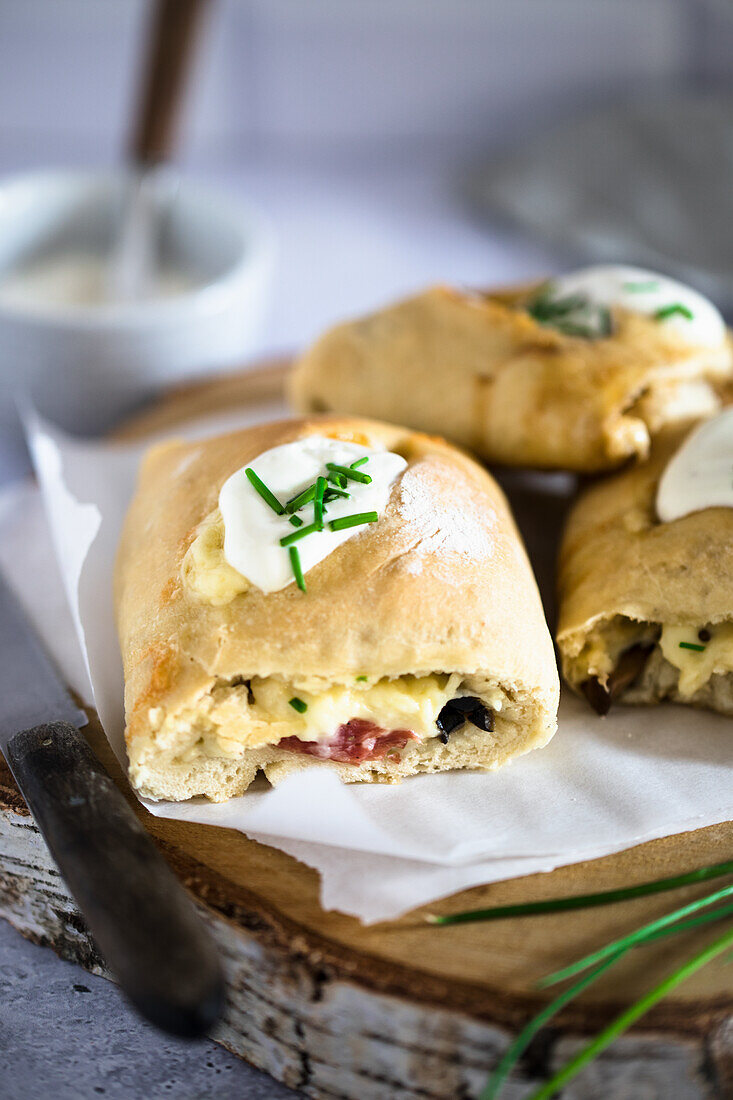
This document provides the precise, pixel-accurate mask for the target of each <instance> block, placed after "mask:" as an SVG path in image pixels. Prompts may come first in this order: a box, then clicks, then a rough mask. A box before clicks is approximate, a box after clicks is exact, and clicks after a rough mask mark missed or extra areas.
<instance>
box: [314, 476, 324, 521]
mask: <svg viewBox="0 0 733 1100" xmlns="http://www.w3.org/2000/svg"><path fill="white" fill-rule="evenodd" d="M325 491H326V479H325V477H319V478H318V479H317V480H316V493H315V496H314V497H313V522H314V523H315V525H316V527H317V528H318V530H319V531H322V530H323V494H324V493H325Z"/></svg>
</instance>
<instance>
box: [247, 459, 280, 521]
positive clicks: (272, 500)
mask: <svg viewBox="0 0 733 1100" xmlns="http://www.w3.org/2000/svg"><path fill="white" fill-rule="evenodd" d="M244 472H245V474H246V475H247V480H248V481H249V483H250V485H251V486H252V488H253V489H255V490H256V491H257V492H258V493H259V494H260V496H261V497H262V499H263V500H264V502H265V504H269V505H270V507H271V508H272V510H273V512H277V514H278V515H279V516H281V515H283V513H284V512H285V509H284V508H283V506H282V504H281V503H280V501H279V500H278V499H277V497H276V496H275V494H274V493H271V492H270V490H269V489H268V488H267V486H266V485H265V483H264V481H262V480H261V478H259V477H258V476H257V474H256V473H255V472H254V470H253V469H252V467H251V466H247V468H246V469H245V471H244Z"/></svg>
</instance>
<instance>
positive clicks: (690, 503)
mask: <svg viewBox="0 0 733 1100" xmlns="http://www.w3.org/2000/svg"><path fill="white" fill-rule="evenodd" d="M703 508H733V408H730V409H725V410H724V411H723V412H721V413H719V414H718V416H714V417H713V418H712V420H706V421H705V422H704V423H703V424H700V426H699V427H697V428H695V430H694V431H693V432H692V433H691V434H690V435H689V436H688V437H687V439H686V440H685V442H684V443H683V444H682V446H681V447H680V448H679V450H678V451H677V452H676V453H675V454H674V455H673V456H672V458H671V459H670V460H669V462H668V463H667V466H666V468H665V471H664V473H663V474H662V477H661V479H660V481H659V486H658V488H657V515H658V516H659V518H660V520H661V521H662V523H669V522H670V521H671V520H673V519H680V517H681V516H687V515H689V514H690V513H691V512H700V511H702V510H703Z"/></svg>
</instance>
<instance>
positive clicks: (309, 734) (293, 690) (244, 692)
mask: <svg viewBox="0 0 733 1100" xmlns="http://www.w3.org/2000/svg"><path fill="white" fill-rule="evenodd" d="M475 694H479V691H478V689H476V688H473V689H472V688H471V686H470V681H467V680H464V677H463V676H462V675H461V674H460V673H452V674H450V675H449V674H447V673H431V674H429V675H426V676H401V677H398V678H397V679H393V680H390V679H380V680H376V681H372V682H369V681H367V682H363V681H361V680H359V681H357V680H356V679H355V681H354V684H353V685H349V684H329V685H328V686H326V685H325V684H323V683H321V682H320V681H315V680H311V681H307V680H300V681H298V680H296V681H290V680H285V679H283V678H282V677H279V676H271V677H267V678H259V677H253V678H252V680H250V681H249V687H248V685H247V684H246V683H238V684H224V685H221V686H220V687H217V688H215V689H214V690H213V691H212V692H211V694H210V695H208V696H207V697H206V698H205V699H203V700H201V701H200V702H199V705H198V706H197V708H196V710H193V711H183V712H179V713H177V714H175V715H173V716H171V717H166V716H165V714H164V713H163V712H162V711H160V710H157V711H155V712H153V711H151V712H150V715H149V717H150V721H151V725H152V726H153V727H154V730H155V732H154V739H155V751H156V752H160V751H165V750H166V749H169V748H170V749H173V748H174V747H175V748H179V747H180V746H183V747H182V750H181V751H177V752H176V758H177V759H180V760H190V759H195V758H196V757H197V756H201V755H212V756H222V755H224V756H229V757H232V758H236V757H240V756H242V755H243V753H244V752H245V750H248V749H255V748H261V747H262V746H264V745H275V744H277V742H278V741H281V740H282V739H283V738H284V737H299V738H300V740H301V741H327V740H329V739H330V738H331V737H332V736H333V735H334V733H335V732H336V730H337V729H338V727H339V726H340V725H341V724H342V723H345V722H348V721H349V719H351V718H366V719H368V720H369V721H371V722H375V723H376V724H377V725H378V726H381V727H382V728H383V729H386V730H393V729H409V730H411V731H412V732H413V733H416V734H417V735H418V736H419V737H420V738H423V739H427V738H429V737H435V736H436V735H437V733H438V730H437V727H436V725H435V722H436V719H437V717H438V715H439V714H440V712H441V710H442V709H443V707H444V706H445V704H446V703H447V702H449V700H451V699H454V698H456V697H457V696H460V695H475ZM480 696H481V698H482V699H483V700H484V701H485V703H486V705H487V706H488V707H490V708H491V709H492V710H494V711H497V712H498V711H500V710H501V709H502V707H503V705H504V702H505V697H504V694H503V692H502V691H501V690H500V689H499V688H498V687H491V686H487V685H485V684H483V683H482V685H481V689H480ZM293 698H298V699H301V700H302V701H303V702H304V703H305V704H306V706H307V709H306V710H305V711H304V712H303V713H302V714H301V713H299V712H298V711H297V710H295V709H294V708H293V707H292V706H291V705H290V700H291V699H293Z"/></svg>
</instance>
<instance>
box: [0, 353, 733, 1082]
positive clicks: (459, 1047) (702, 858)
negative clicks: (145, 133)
mask: <svg viewBox="0 0 733 1100" xmlns="http://www.w3.org/2000/svg"><path fill="white" fill-rule="evenodd" d="M285 371H286V365H285V364H284V363H280V364H278V365H275V366H270V367H268V368H266V369H262V370H257V371H254V372H249V373H243V374H241V375H235V376H227V377H224V378H219V379H214V380H213V381H211V380H209V381H207V382H204V383H201V384H200V385H189V386H185V387H181V388H180V389H178V390H176V391H172V392H170V393H169V394H167V395H166V397H165V398H164V399H162V400H161V401H160V402H159V403H158V404H157V405H155V406H153V407H152V408H150V409H148V410H146V411H145V412H144V413H143V414H142V415H141V416H140V417H138V418H136V419H135V420H134V421H133V422H132V423H131V424H129V425H127V426H126V429H125V431H124V433H123V435H124V436H125V437H127V438H142V437H144V436H145V435H147V434H151V433H153V432H157V431H159V430H163V429H165V428H168V427H171V426H174V425H176V424H179V423H184V422H185V421H187V420H190V419H191V418H194V417H200V416H202V415H205V414H206V413H209V412H211V413H213V412H216V411H218V410H222V409H231V408H233V407H235V406H237V405H253V404H260V403H265V402H269V401H272V400H275V399H277V397H278V395H279V394H280V393H281V392H282V384H283V379H284V376H285ZM88 733H89V739H90V742H91V744H92V747H93V748H94V750H95V752H97V754H98V755H99V756H100V758H101V759H102V760H103V762H104V764H105V766H107V767H108V769H109V770H110V772H111V773H112V774H113V775H114V776H115V778H116V779H117V780H118V782H119V783H120V785H121V786H122V787H123V789H125V790H126V791H127V793H128V795H129V797H130V799H131V802H132V804H133V806H134V807H135V810H136V812H137V813H138V815H139V816H140V818H141V820H143V822H144V824H145V826H146V828H147V829H148V830H149V831H150V833H151V834H152V835H153V837H154V838H155V840H156V842H157V843H158V844H159V845H160V847H161V849H162V851H163V852H164V854H165V856H166V857H167V859H168V860H169V861H170V863H171V865H172V866H173V868H174V869H175V871H176V872H177V873H178V874H179V875H180V877H181V879H182V880H183V882H184V883H185V884H186V886H187V887H188V889H189V890H190V891H191V892H192V894H193V895H194V897H195V898H196V899H197V901H198V903H199V905H200V908H201V912H202V914H203V915H204V917H205V919H206V921H207V922H208V924H209V925H210V927H211V928H212V930H213V932H214V934H215V935H216V937H217V940H218V942H219V943H220V945H221V948H222V952H223V954H224V957H225V960H226V965H227V969H228V973H229V978H230V983H231V990H232V996H231V1003H230V1006H229V1009H228V1012H227V1015H226V1018H225V1021H224V1024H223V1025H222V1027H221V1028H220V1030H219V1032H218V1033H217V1035H216V1036H215V1038H216V1039H217V1040H218V1041H219V1042H221V1043H223V1044H224V1045H225V1046H226V1047H228V1048H229V1049H230V1050H232V1051H234V1052H235V1053H236V1054H239V1055H240V1056H242V1057H244V1058H247V1059H248V1060H249V1061H251V1062H253V1063H254V1064H255V1065H257V1066H259V1067H261V1068H262V1069H265V1070H267V1071H268V1072H269V1073H271V1074H272V1075H273V1076H274V1077H277V1078H278V1079H280V1080H282V1081H284V1082H285V1083H286V1084H289V1085H291V1086H293V1087H295V1088H300V1089H302V1090H303V1091H304V1092H305V1093H307V1094H308V1095H309V1096H313V1097H317V1098H334V1097H339V1098H349V1100H386V1098H392V1097H394V1098H395V1100H408V1098H410V1100H413V1098H414V1100H418V1098H420V1100H426V1098H427V1100H445V1098H469V1097H475V1096H477V1095H478V1093H479V1092H480V1090H481V1088H482V1086H483V1084H484V1083H485V1081H486V1078H487V1076H488V1074H489V1072H490V1070H491V1068H492V1067H493V1066H494V1065H495V1064H496V1062H497V1060H498V1058H499V1057H500V1056H501V1054H502V1052H503V1050H504V1049H505V1048H506V1045H507V1043H508V1042H509V1041H510V1038H511V1036H512V1034H514V1033H516V1030H517V1028H518V1027H519V1026H520V1025H521V1024H522V1023H523V1022H524V1021H525V1020H526V1019H527V1018H528V1016H529V1015H530V1014H532V1013H533V1012H534V1011H536V1010H537V1008H538V1007H539V1006H540V1005H541V1004H542V1003H544V1000H545V999H546V998H544V997H543V996H541V995H539V994H538V993H537V992H536V991H535V990H534V983H535V981H536V980H537V978H539V977H540V976H541V975H543V974H545V973H547V972H548V971H549V970H553V969H555V968H557V967H559V966H561V965H563V964H564V963H567V962H568V961H570V960H571V959H573V958H575V957H577V956H578V955H579V954H581V953H583V952H584V951H586V950H590V949H591V948H592V947H594V946H598V945H599V944H601V943H603V942H605V941H606V940H609V939H612V938H615V937H616V936H619V935H622V934H623V933H624V932H627V931H629V930H631V929H632V928H633V927H635V926H636V925H638V924H639V923H640V922H642V921H644V920H646V919H652V918H653V917H655V916H658V915H660V914H661V913H663V912H665V911H667V910H668V909H670V908H672V907H673V906H674V905H675V904H681V903H682V902H684V901H687V900H692V899H693V898H694V897H696V896H700V895H701V894H702V893H704V892H705V889H706V888H705V887H704V886H703V887H696V888H687V889H685V890H678V891H675V892H673V893H670V894H668V895H664V896H661V897H656V898H644V899H637V900H636V901H633V902H627V903H624V904H622V905H616V906H613V907H610V908H601V909H595V910H589V911H586V912H578V913H575V914H559V915H556V916H546V917H541V918H534V919H527V918H525V919H523V920H511V921H503V922H498V923H492V924H485V925H481V924H475V925H464V926H460V927H454V928H435V927H431V926H429V925H426V924H425V923H424V921H423V917H424V912H423V911H420V910H418V911H416V912H415V913H412V914H409V915H408V916H406V917H404V918H402V919H401V920H397V921H392V922H390V923H388V924H382V925H377V926H372V927H370V928H363V927H362V926H361V925H360V924H359V922H358V921H356V920H354V919H353V918H350V917H347V916H344V915H343V914H339V913H335V912H324V911H323V910H322V909H321V907H320V905H319V902H318V881H317V875H316V873H315V872H314V871H312V870H311V869H309V868H307V867H305V866H303V865H302V864H300V863H298V862H297V861H296V860H294V859H292V858H290V857H289V856H286V855H285V854H284V853H283V852H280V851H277V850H276V849H272V848H268V847H265V846H263V845H261V844H258V843H256V842H254V841H251V840H248V839H247V838H246V837H244V836H242V835H241V834H240V833H237V832H234V831H232V830H228V829H219V828H212V827H205V826H201V825H195V824H187V823H183V822H176V821H167V820H163V819H160V818H153V817H151V816H150V815H149V814H148V813H147V812H146V811H145V810H144V809H143V808H142V807H141V806H140V805H139V804H138V803H137V801H136V800H135V799H134V798H133V796H132V794H131V793H130V792H129V788H127V785H126V781H125V779H124V777H123V776H122V775H121V773H120V771H119V768H118V767H117V764H116V761H115V760H114V758H113V756H112V753H111V751H110V749H109V747H108V745H107V742H106V739H105V738H104V735H103V734H102V732H101V730H100V728H99V725H98V722H97V720H96V716H95V715H94V714H91V715H90V726H89V730H88ZM732 854H733V823H728V824H725V825H720V826H715V827H712V828H708V829H702V830H699V831H696V832H692V833H686V834H683V835H681V836H675V837H668V838H666V839H663V840H658V841H654V842H652V843H650V844H645V845H642V846H639V847H637V848H634V849H631V850H629V851H627V852H624V853H621V854H619V855H616V856H611V857H608V858H605V859H600V860H594V861H592V862H588V863H583V864H578V865H576V866H573V867H568V868H563V869H560V870H558V871H555V872H553V873H552V874H547V875H534V876H530V877H527V878H524V879H516V880H513V881H511V882H506V883H499V884H495V885H492V886H486V887H479V888H475V889H472V890H469V891H465V892H464V893H462V894H460V895H456V896H455V897H453V898H451V899H450V900H448V901H446V902H444V903H441V904H440V905H436V904H433V905H431V906H430V909H432V910H436V909H439V910H441V911H444V912H448V911H452V910H458V909H464V908H474V907H478V906H484V905H490V904H491V905H493V904H502V903H508V902H516V901H524V900H530V899H539V898H547V897H553V896H557V895H561V894H565V893H585V892H588V891H593V890H601V889H607V888H611V887H615V886H619V885H623V884H629V883H633V882H641V881H645V880H647V879H650V878H657V877H662V876H666V875H671V874H675V873H679V872H682V871H686V870H692V869H693V868H695V867H697V866H700V865H702V864H704V863H711V862H716V861H719V860H722V859H724V858H731V855H732ZM0 915H2V916H4V917H5V918H6V919H8V920H9V921H11V922H12V923H13V924H14V925H15V926H16V927H17V928H18V929H19V930H20V931H21V932H22V933H23V934H24V935H26V936H28V937H29V938H31V939H34V940H36V941H38V942H41V943H45V944H48V945H50V946H52V947H54V949H55V950H57V951H58V952H59V953H60V954H62V955H64V956H65V957H67V958H71V959H73V960H74V961H76V962H78V963H80V964H81V965H82V966H85V967H87V968H88V969H92V970H95V971H97V972H100V973H104V964H103V961H102V960H101V959H100V958H99V955H98V953H97V951H96V949H95V947H94V944H93V943H92V941H91V939H90V937H89V935H88V933H87V931H86V928H85V926H84V922H83V920H82V919H81V917H80V915H79V913H78V912H77V911H76V909H75V907H74V904H73V902H72V900H71V899H70V897H69V895H68V893H67V891H66V889H65V887H64V884H63V882H62V881H61V879H60V877H59V875H58V872H57V871H56V870H55V867H54V866H53V864H52V862H51V860H50V857H49V855H48V852H47V850H46V849H45V846H44V844H43V842H42V841H41V839H40V837H39V835H38V833H37V831H36V830H35V827H34V825H33V823H32V820H31V819H30V818H29V815H28V812H27V810H26V808H25V804H24V803H23V800H22V798H21V797H20V795H19V793H18V791H17V789H16V788H15V786H14V784H13V782H12V779H11V777H10V775H9V773H8V772H7V770H6V769H5V768H4V765H3V764H2V761H1V760H0ZM715 935H716V931H715V929H709V930H708V931H707V932H705V931H701V932H699V933H690V934H687V936H686V937H685V946H686V948H688V947H689V950H692V949H693V947H694V946H696V945H698V944H699V945H700V946H702V944H704V943H705V942H708V941H709V940H710V939H712V938H714V936H715ZM678 950H679V941H678V942H677V943H675V942H674V941H673V940H668V941H661V942H660V943H658V944H656V945H654V946H651V947H648V948H644V949H642V951H641V952H639V953H637V954H636V955H629V956H627V957H626V958H625V959H624V960H623V961H622V962H621V963H619V964H618V965H617V967H615V968H614V969H613V970H612V971H610V972H609V973H608V974H607V975H606V976H605V978H604V979H602V980H601V981H599V982H598V983H597V985H595V986H594V987H592V988H591V989H590V990H588V992H587V993H586V995H585V996H584V997H582V998H581V999H580V1001H579V1002H578V1003H577V1004H575V1005H573V1006H571V1007H570V1008H568V1010H566V1011H565V1012H564V1013H563V1015H562V1016H561V1017H559V1018H558V1019H557V1020H556V1021H554V1022H553V1026H552V1028H550V1029H547V1030H546V1031H545V1032H544V1033H542V1034H541V1035H540V1036H539V1037H538V1039H537V1040H536V1041H535V1042H534V1043H533V1044H532V1047H531V1048H530V1050H529V1051H528V1053H527V1056H526V1057H525V1059H524V1062H523V1064H522V1072H521V1073H520V1074H519V1075H518V1076H517V1077H516V1079H515V1081H513V1082H512V1083H510V1085H509V1087H508V1089H507V1092H506V1096H507V1097H508V1098H509V1100H511V1098H512V1097H514V1098H515V1100H516V1098H517V1097H518V1096H520V1095H524V1094H525V1092H526V1089H527V1087H528V1085H529V1083H530V1082H535V1083H536V1082H539V1080H541V1079H542V1078H543V1077H544V1076H545V1075H546V1074H547V1072H548V1070H550V1069H551V1068H552V1067H553V1066H556V1065H558V1064H559V1063H560V1062H562V1061H563V1060H565V1059H566V1058H567V1057H568V1056H569V1054H570V1053H571V1052H572V1051H573V1050H574V1049H575V1048H576V1047H577V1044H578V1041H579V1040H580V1039H582V1037H583V1036H584V1035H587V1034H588V1033H590V1032H592V1031H594V1030H595V1029H597V1028H598V1027H599V1026H600V1025H601V1024H602V1023H603V1022H604V1021H606V1020H608V1019H609V1017H610V1016H612V1015H613V1014H615V1013H616V1012H617V1011H618V1010H619V1009H620V1008H621V1007H622V1006H623V1005H625V1004H628V1003H629V1001H631V1000H632V999H634V998H635V997H636V996H638V995H639V994H640V993H642V992H643V991H644V990H645V989H647V988H648V987H649V986H650V985H652V984H653V983H654V982H655V981H656V980H658V979H660V978H661V977H662V976H663V975H664V974H665V973H666V972H668V971H669V970H670V969H671V968H672V965H673V961H674V957H675V953H676V952H677V951H678ZM567 1096H568V1098H570V1096H572V1098H573V1100H586V1098H587V1100H591V1098H593V1100H598V1098H603V1100H606V1098H609V1100H610V1098H612V1097H618V1098H621V1097H624V1098H628V1100H636V1098H637V1097H642V1096H643V1097H644V1098H645V1100H646V1098H649V1100H654V1098H657V1097H658V1098H660V1100H662V1098H664V1100H677V1098H679V1100H688V1098H689V1100H693V1098H694V1100H703V1098H704V1100H711V1098H713V1097H716V1098H717V1097H733V967H732V966H730V965H728V966H725V965H723V964H722V963H713V964H711V965H710V966H708V967H707V968H705V969H703V970H702V971H700V972H698V974H697V975H695V976H694V977H693V978H692V979H691V980H690V981H688V982H687V983H685V984H684V985H682V986H681V987H679V988H678V990H677V991H676V992H675V994H674V995H673V996H672V997H670V998H668V999H667V1000H666V1001H663V1002H662V1003H661V1004H660V1005H659V1006H658V1007H657V1008H656V1009H655V1010H654V1012H653V1013H652V1014H650V1015H649V1016H648V1017H647V1018H646V1019H645V1020H644V1021H643V1022H642V1023H641V1025H640V1027H639V1028H637V1029H636V1030H634V1031H633V1032H632V1033H630V1034H629V1035H628V1036H626V1037H624V1038H622V1039H620V1040H619V1041H617V1042H616V1044H614V1046H613V1047H612V1048H611V1050H610V1051H609V1052H607V1054H606V1055H605V1056H604V1057H602V1058H600V1059H599V1060H598V1062H597V1063H596V1064H595V1065H594V1066H592V1067H591V1068H590V1069H589V1070H588V1071H586V1073H585V1074H584V1075H583V1076H582V1077H581V1078H579V1079H578V1080H577V1081H576V1082H575V1083H574V1084H573V1086H572V1091H568V1092H567Z"/></svg>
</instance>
